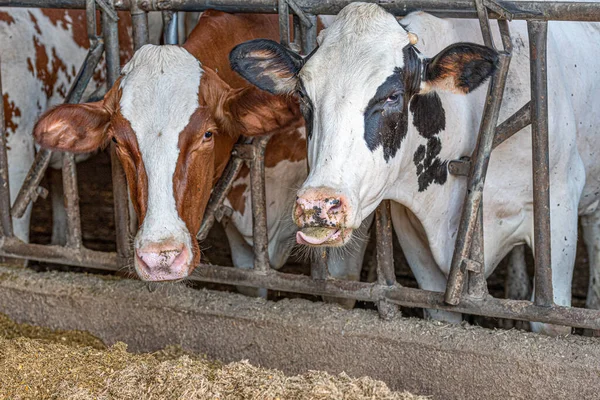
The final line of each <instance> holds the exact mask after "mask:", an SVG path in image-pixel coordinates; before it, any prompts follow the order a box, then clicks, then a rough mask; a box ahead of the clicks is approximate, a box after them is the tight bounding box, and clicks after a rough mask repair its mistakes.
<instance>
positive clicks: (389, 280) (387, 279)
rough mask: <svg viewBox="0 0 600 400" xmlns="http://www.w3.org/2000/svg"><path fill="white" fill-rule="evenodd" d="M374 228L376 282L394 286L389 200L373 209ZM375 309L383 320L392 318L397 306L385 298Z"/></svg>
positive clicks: (394, 275) (394, 274) (394, 272)
mask: <svg viewBox="0 0 600 400" xmlns="http://www.w3.org/2000/svg"><path fill="white" fill-rule="evenodd" d="M375 229H376V230H377V236H376V238H377V283H378V284H379V285H381V286H394V285H396V271H395V269H394V244H393V237H392V216H391V212H390V201H389V200H384V201H382V202H381V204H380V205H379V207H377V211H375ZM377 310H378V311H379V316H380V317H381V318H382V319H385V320H389V319H392V318H393V317H394V316H395V315H396V314H397V313H398V307H397V306H396V305H394V304H391V303H390V302H389V301H387V300H386V299H383V300H380V301H379V302H377Z"/></svg>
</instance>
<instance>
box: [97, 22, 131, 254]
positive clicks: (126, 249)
mask: <svg viewBox="0 0 600 400" xmlns="http://www.w3.org/2000/svg"><path fill="white" fill-rule="evenodd" d="M102 34H103V36H104V43H105V47H106V76H107V85H108V87H109V88H110V87H112V86H113V85H114V84H115V82H116V80H117V78H118V77H119V69H120V61H119V31H118V26H117V21H114V20H112V19H111V18H110V16H109V15H108V13H106V12H102ZM110 161H111V162H110V164H111V169H112V183H113V198H114V207H115V227H116V231H117V232H116V235H117V253H118V254H119V257H120V262H121V263H125V262H126V260H127V259H128V258H129V257H130V256H131V246H130V245H129V207H128V201H129V200H128V197H127V182H126V180H125V173H124V171H123V167H122V166H121V163H120V162H119V159H118V158H117V154H116V149H115V146H114V143H111V146H110Z"/></svg>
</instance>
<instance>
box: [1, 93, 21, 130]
mask: <svg viewBox="0 0 600 400" xmlns="http://www.w3.org/2000/svg"><path fill="white" fill-rule="evenodd" d="M2 100H3V103H4V123H5V126H6V134H7V135H8V134H9V133H15V132H16V131H17V128H18V127H19V124H17V122H16V121H15V120H14V118H15V117H20V116H21V110H20V109H19V107H17V106H16V105H15V103H14V102H13V101H10V99H9V98H8V93H5V94H4V95H3V96H2Z"/></svg>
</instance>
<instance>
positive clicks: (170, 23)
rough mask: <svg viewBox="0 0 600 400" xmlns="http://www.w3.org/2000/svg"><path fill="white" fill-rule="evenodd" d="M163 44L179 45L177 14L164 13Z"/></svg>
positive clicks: (171, 12)
mask: <svg viewBox="0 0 600 400" xmlns="http://www.w3.org/2000/svg"><path fill="white" fill-rule="evenodd" d="M162 20H163V32H164V33H163V42H164V44H179V35H178V32H177V12H173V11H163V12H162Z"/></svg>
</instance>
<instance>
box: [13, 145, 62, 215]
mask: <svg viewBox="0 0 600 400" xmlns="http://www.w3.org/2000/svg"><path fill="white" fill-rule="evenodd" d="M51 156H52V152H51V151H50V150H46V149H40V150H39V151H38V152H37V154H36V155H35V160H34V162H33V165H32V166H31V168H30V169H29V172H28V173H27V177H25V180H24V181H23V185H22V186H21V189H20V190H19V193H18V194H17V198H16V199H15V202H14V203H13V206H12V210H11V213H12V215H13V218H21V217H22V216H23V214H25V210H26V209H27V206H28V205H29V203H30V202H31V201H33V200H35V199H37V188H38V187H39V186H40V182H41V181H42V178H43V177H44V172H46V168H48V164H49V163H50V157H51Z"/></svg>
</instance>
